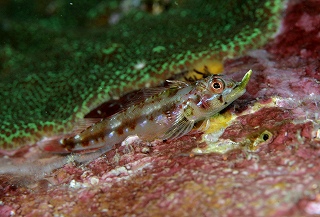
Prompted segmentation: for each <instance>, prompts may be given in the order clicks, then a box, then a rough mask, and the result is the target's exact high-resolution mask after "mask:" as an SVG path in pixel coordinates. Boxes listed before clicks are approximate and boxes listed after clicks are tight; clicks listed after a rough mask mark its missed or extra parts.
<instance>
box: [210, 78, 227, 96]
mask: <svg viewBox="0 0 320 217" xmlns="http://www.w3.org/2000/svg"><path fill="white" fill-rule="evenodd" d="M224 87H225V84H224V81H223V80H222V79H220V78H215V79H213V80H212V81H211V84H210V89H211V90H212V91H213V92H214V93H222V91H223V90H224Z"/></svg>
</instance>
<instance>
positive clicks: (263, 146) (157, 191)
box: [0, 1, 320, 216]
mask: <svg viewBox="0 0 320 217" xmlns="http://www.w3.org/2000/svg"><path fill="white" fill-rule="evenodd" d="M319 14H320V2H319V1H301V2H300V3H296V2H295V1H292V3H291V2H289V5H288V8H287V10H286V15H285V19H284V21H283V26H282V29H281V32H280V33H279V34H278V35H277V37H276V38H275V39H274V40H273V41H270V42H269V44H268V45H267V46H266V47H265V50H259V51H252V52H251V53H250V55H248V56H244V57H241V58H238V59H232V60H227V61H226V63H225V71H226V74H227V76H231V77H234V78H235V79H239V78H241V77H242V76H243V74H244V73H245V72H246V71H247V70H248V69H252V70H253V72H254V73H253V75H252V78H251V80H250V82H249V84H248V88H247V93H246V94H245V95H244V96H243V97H241V98H240V99H239V100H237V101H236V102H235V103H234V104H233V106H231V107H229V108H227V109H226V111H224V112H225V113H228V112H229V113H232V114H234V115H235V116H236V118H235V119H234V120H232V121H231V124H229V125H228V126H227V128H226V129H225V130H224V131H223V132H222V133H221V135H220V136H219V140H220V141H227V140H228V141H231V142H232V143H231V144H236V147H235V148H234V149H231V150H230V151H228V152H226V153H222V154H221V153H215V152H214V151H212V152H211V153H210V154H197V153H194V152H193V151H192V150H193V149H194V148H199V149H206V148H207V147H208V146H209V145H210V144H207V143H206V142H204V141H203V137H204V136H205V135H200V134H197V133H195V134H191V135H187V136H184V137H182V138H180V139H179V140H174V141H167V142H162V141H154V142H152V143H144V142H141V141H139V140H134V141H133V143H130V144H129V145H128V144H127V145H125V144H124V145H118V146H117V147H116V148H114V149H113V150H111V151H110V152H108V153H106V154H104V155H103V156H101V157H99V158H97V159H95V160H94V161H93V162H90V163H87V164H81V163H77V161H73V160H72V157H73V156H69V161H68V162H69V163H67V164H66V165H64V166H63V167H62V168H60V169H57V170H55V171H54V172H53V173H52V174H48V175H47V176H45V178H43V179H41V180H40V181H35V182H27V181H26V182H23V181H21V180H20V181H18V182H12V180H15V177H14V175H10V176H5V177H1V182H0V216H56V215H57V216H62V215H63V216H94V215H95V216H314V215H320V173H319V169H320V168H319V165H320V118H319V116H320V109H319V108H320V61H319V59H320V51H319V50H320V47H319V45H320V23H319V22H320V18H319ZM258 138H260V140H261V142H258V143H257V142H256V143H255V141H258V140H257V139H258ZM260 140H259V141H260ZM252 144H255V145H256V147H252Z"/></svg>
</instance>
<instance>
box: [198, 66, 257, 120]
mask: <svg viewBox="0 0 320 217" xmlns="http://www.w3.org/2000/svg"><path fill="white" fill-rule="evenodd" d="M251 74H252V70H249V71H248V72H247V73H246V74H245V75H244V76H243V78H242V80H241V81H240V82H236V81H233V80H228V79H224V78H223V77H222V76H221V75H212V76H210V77H208V78H206V79H204V80H202V81H199V82H198V84H196V86H197V89H198V90H197V92H198V94H199V95H198V102H197V107H198V108H201V111H202V113H203V114H201V116H202V117H204V118H207V117H208V116H212V115H214V114H216V113H217V112H220V111H221V110H222V109H224V108H226V107H227V106H228V105H230V104H231V103H232V102H233V101H234V100H236V99H238V98H239V97H240V96H242V95H243V94H244V93H245V92H246V86H247V84H248V82H249V80H250V77H251Z"/></svg>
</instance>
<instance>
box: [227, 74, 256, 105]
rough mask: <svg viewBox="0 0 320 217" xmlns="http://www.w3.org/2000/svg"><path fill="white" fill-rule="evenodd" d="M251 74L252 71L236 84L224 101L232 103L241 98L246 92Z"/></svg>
mask: <svg viewBox="0 0 320 217" xmlns="http://www.w3.org/2000/svg"><path fill="white" fill-rule="evenodd" d="M251 74H252V70H251V69H250V70H249V71H248V72H247V73H246V74H245V75H244V76H243V78H242V80H241V82H237V84H236V86H235V87H234V88H233V90H232V91H231V92H230V94H228V95H226V97H225V101H227V102H230V101H231V102H232V101H234V100H236V99H237V98H239V97H240V96H242V95H243V94H244V93H245V92H246V87H247V84H248V83H249V80H250V77H251Z"/></svg>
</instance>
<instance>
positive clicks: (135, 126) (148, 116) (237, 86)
mask: <svg viewBox="0 0 320 217" xmlns="http://www.w3.org/2000/svg"><path fill="white" fill-rule="evenodd" d="M251 73H252V71H251V70H249V71H248V72H247V73H246V74H245V75H244V77H243V79H242V81H241V82H235V81H233V80H228V79H224V78H223V75H211V76H209V77H207V78H205V79H202V80H198V81H195V82H193V83H190V82H184V81H168V82H169V83H170V85H169V87H167V88H165V89H163V88H158V89H152V88H151V89H147V90H145V91H144V95H145V96H149V97H147V98H146V99H145V100H142V102H140V103H137V104H133V105H131V106H129V107H128V108H126V109H124V110H123V111H121V112H118V113H116V114H114V115H112V116H110V117H109V118H106V119H102V120H101V121H99V122H97V123H95V124H93V125H92V126H90V127H88V128H87V129H85V130H84V131H82V132H81V133H79V134H76V135H75V136H72V137H69V138H63V139H61V140H58V141H59V143H60V144H59V145H60V146H59V145H57V144H56V143H52V142H50V140H49V142H44V143H43V144H45V145H44V149H45V150H49V151H50V150H53V151H57V150H59V148H61V147H62V148H64V149H66V150H67V151H69V152H73V151H81V150H90V149H93V150H94V149H99V148H102V147H104V146H107V149H106V150H110V149H111V148H112V147H113V146H114V145H115V144H117V143H120V142H122V141H123V140H125V139H126V138H127V137H128V136H132V135H137V136H139V137H140V138H141V139H142V140H145V141H152V140H154V139H163V140H167V139H175V138H179V137H181V136H183V135H186V134H187V133H189V132H190V131H191V130H192V129H193V127H194V125H195V123H197V122H199V121H202V120H205V119H208V118H210V117H211V116H212V115H214V114H216V113H218V112H220V111H221V110H222V109H224V108H226V107H227V106H228V105H230V104H231V103H232V102H233V101H234V100H236V99H237V98H239V97H240V96H242V95H243V94H244V93H245V91H246V86H247V83H248V81H249V79H250V76H251ZM156 92H159V93H156ZM140 101H141V99H140Z"/></svg>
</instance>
